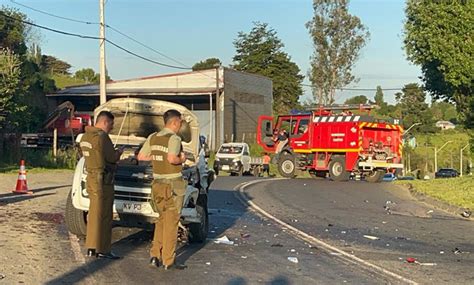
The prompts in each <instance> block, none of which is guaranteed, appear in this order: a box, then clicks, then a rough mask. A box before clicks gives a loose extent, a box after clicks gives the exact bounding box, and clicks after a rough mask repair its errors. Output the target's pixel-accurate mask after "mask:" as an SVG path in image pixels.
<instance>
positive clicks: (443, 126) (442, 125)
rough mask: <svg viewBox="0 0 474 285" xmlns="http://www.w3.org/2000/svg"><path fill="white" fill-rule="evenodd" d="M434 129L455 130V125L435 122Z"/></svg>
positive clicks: (447, 122)
mask: <svg viewBox="0 0 474 285" xmlns="http://www.w3.org/2000/svg"><path fill="white" fill-rule="evenodd" d="M436 127H437V128H440V129H442V130H452V129H454V128H456V125H455V124H453V123H451V122H450V121H437V122H436Z"/></svg>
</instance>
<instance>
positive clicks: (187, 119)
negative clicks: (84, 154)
mask: <svg viewBox="0 0 474 285" xmlns="http://www.w3.org/2000/svg"><path fill="white" fill-rule="evenodd" d="M170 109H175V110H178V111H179V112H180V113H181V114H182V115H183V120H184V121H183V126H182V127H181V129H180V131H179V133H178V135H179V136H180V137H181V138H182V141H183V148H184V150H185V151H186V152H190V153H192V154H193V155H194V157H196V158H197V157H198V151H199V150H198V147H199V122H198V119H197V117H196V115H194V114H193V113H192V112H191V111H190V110H188V109H187V108H186V107H184V106H182V105H179V104H176V103H171V102H167V101H161V100H153V99H140V98H117V99H112V100H110V101H107V102H106V103H104V104H102V105H100V106H99V107H97V108H96V109H95V110H94V118H97V115H98V114H99V113H100V112H101V111H109V112H111V113H112V114H114V116H115V124H114V129H113V130H112V131H111V133H110V138H111V140H112V142H113V143H117V144H119V145H120V144H127V145H139V144H142V143H143V142H144V141H145V140H146V138H147V137H148V136H149V135H150V134H152V133H154V132H158V131H160V130H162V129H163V127H164V120H163V114H164V113H165V112H166V111H168V110H170Z"/></svg>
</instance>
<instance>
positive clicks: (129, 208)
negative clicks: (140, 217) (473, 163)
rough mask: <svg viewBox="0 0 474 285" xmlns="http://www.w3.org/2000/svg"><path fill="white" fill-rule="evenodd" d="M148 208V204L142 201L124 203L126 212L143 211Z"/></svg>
mask: <svg viewBox="0 0 474 285" xmlns="http://www.w3.org/2000/svg"><path fill="white" fill-rule="evenodd" d="M143 210H146V205H144V204H141V203H123V211H124V212H125V213H141V212H142V211H143Z"/></svg>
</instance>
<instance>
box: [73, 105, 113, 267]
mask: <svg viewBox="0 0 474 285" xmlns="http://www.w3.org/2000/svg"><path fill="white" fill-rule="evenodd" d="M113 127H114V116H113V115H112V113H110V112H108V111H102V112H100V113H99V115H98V116H97V118H96V124H95V126H94V127H92V126H90V127H86V132H85V134H84V135H83V137H82V139H81V142H80V147H81V150H82V154H83V155H84V158H85V165H86V170H87V178H86V179H87V181H86V190H87V193H88V194H89V201H90V206H89V215H88V218H87V235H86V247H87V256H89V257H93V256H95V257H97V258H109V259H118V258H119V257H118V256H116V255H114V254H113V253H112V252H111V251H110V248H111V236H112V214H113V213H112V211H113V209H112V207H113V204H114V171H115V166H116V163H117V161H118V160H119V158H120V154H121V153H120V151H116V150H115V149H114V145H113V144H112V141H111V140H110V137H109V135H108V133H109V132H110V131H111V130H112V129H113Z"/></svg>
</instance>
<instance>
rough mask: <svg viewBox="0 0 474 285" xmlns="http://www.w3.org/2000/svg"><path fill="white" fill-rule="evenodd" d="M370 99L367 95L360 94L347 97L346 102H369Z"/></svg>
mask: <svg viewBox="0 0 474 285" xmlns="http://www.w3.org/2000/svg"><path fill="white" fill-rule="evenodd" d="M368 101H369V99H368V98H367V97H366V96H365V95H358V96H354V97H351V98H349V99H347V100H346V101H345V102H344V104H357V105H359V104H367V102H368Z"/></svg>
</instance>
